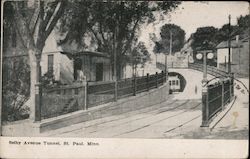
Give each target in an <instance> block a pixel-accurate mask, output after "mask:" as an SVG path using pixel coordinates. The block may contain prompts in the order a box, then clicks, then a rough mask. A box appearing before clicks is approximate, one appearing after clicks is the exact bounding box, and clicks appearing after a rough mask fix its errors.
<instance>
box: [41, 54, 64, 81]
mask: <svg viewBox="0 0 250 159" xmlns="http://www.w3.org/2000/svg"><path fill="white" fill-rule="evenodd" d="M49 55H53V56H54V61H53V74H54V77H55V80H56V81H59V80H60V64H61V56H63V55H62V54H61V53H60V52H44V53H42V58H41V63H40V64H41V71H42V76H43V75H44V74H45V73H47V72H48V56H49Z"/></svg>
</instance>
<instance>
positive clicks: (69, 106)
mask: <svg viewBox="0 0 250 159" xmlns="http://www.w3.org/2000/svg"><path fill="white" fill-rule="evenodd" d="M77 106H78V103H77V100H76V99H74V98H70V99H69V100H68V102H67V103H66V104H65V105H64V107H63V109H62V111H61V113H62V114H67V113H70V112H73V111H75V110H77V109H78V107H77Z"/></svg>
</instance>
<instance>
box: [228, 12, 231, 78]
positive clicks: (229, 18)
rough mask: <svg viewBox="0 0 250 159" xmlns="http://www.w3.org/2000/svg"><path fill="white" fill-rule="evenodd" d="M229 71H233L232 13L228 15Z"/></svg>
mask: <svg viewBox="0 0 250 159" xmlns="http://www.w3.org/2000/svg"><path fill="white" fill-rule="evenodd" d="M228 20H229V23H228V73H229V74H230V73H231V15H230V14H229V16H228Z"/></svg>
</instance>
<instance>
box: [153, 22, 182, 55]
mask: <svg viewBox="0 0 250 159" xmlns="http://www.w3.org/2000/svg"><path fill="white" fill-rule="evenodd" d="M171 34H172V52H173V53H174V52H178V51H180V50H181V48H182V47H183V46H184V42H185V34H186V33H185V31H184V30H183V29H181V27H180V26H178V25H175V24H165V25H163V26H162V27H161V32H160V35H161V39H160V41H158V42H156V43H155V48H154V51H155V53H160V52H166V53H169V51H170V36H171Z"/></svg>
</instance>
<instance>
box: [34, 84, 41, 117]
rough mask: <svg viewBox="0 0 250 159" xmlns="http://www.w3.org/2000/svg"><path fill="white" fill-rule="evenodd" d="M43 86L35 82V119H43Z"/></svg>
mask: <svg viewBox="0 0 250 159" xmlns="http://www.w3.org/2000/svg"><path fill="white" fill-rule="evenodd" d="M41 107H42V86H41V84H40V83H37V84H35V121H41Z"/></svg>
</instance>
